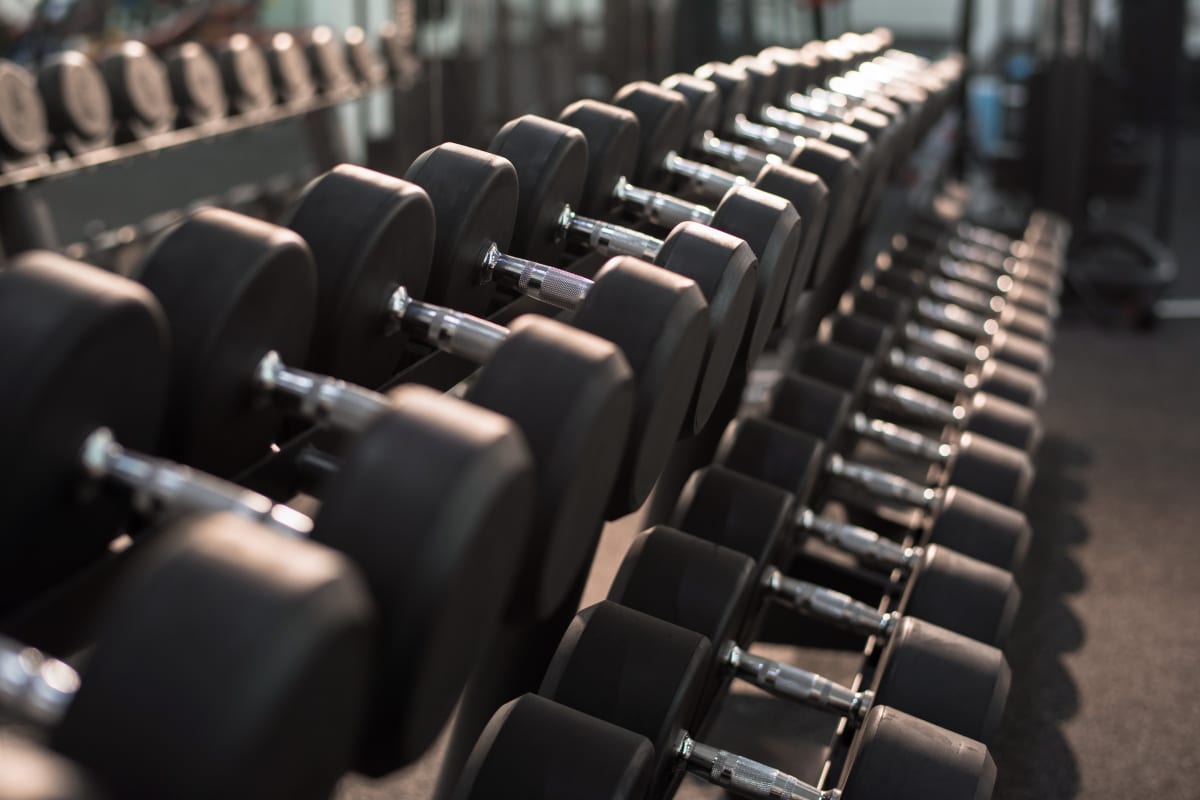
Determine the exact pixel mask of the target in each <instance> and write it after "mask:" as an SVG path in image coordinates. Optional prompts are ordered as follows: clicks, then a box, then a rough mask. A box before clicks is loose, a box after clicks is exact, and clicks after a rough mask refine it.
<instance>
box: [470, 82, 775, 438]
mask: <svg viewBox="0 0 1200 800" xmlns="http://www.w3.org/2000/svg"><path fill="white" fill-rule="evenodd" d="M595 105H596V106H597V107H599V108H613V107H611V106H604V105H603V104H600V103H596V104H595ZM568 111H570V109H568ZM563 118H564V119H567V120H571V119H573V116H572V115H571V114H569V113H568V112H564V114H563ZM623 121H624V120H623V118H622V122H623ZM573 124H574V122H571V124H567V125H564V124H562V123H559V122H554V121H552V120H548V119H543V118H541V117H536V116H533V115H526V116H524V117H519V118H517V119H515V120H512V121H511V122H509V123H508V124H507V125H505V126H504V127H503V128H501V130H500V132H499V133H498V134H497V135H496V137H495V138H494V139H493V140H492V145H491V148H492V151H493V152H495V153H498V154H500V155H502V156H504V157H505V158H506V159H508V161H509V162H510V163H511V164H512V165H513V167H514V168H515V169H516V172H517V176H518V179H519V183H520V194H519V197H520V201H519V205H518V213H517V226H516V232H515V233H514V240H513V242H512V246H513V250H514V252H515V253H517V254H518V255H525V256H528V257H530V258H534V259H536V260H547V261H549V263H554V262H555V261H558V260H560V259H561V257H562V239H563V236H562V233H563V230H562V214H563V212H564V209H566V208H567V207H568V206H570V207H574V206H577V205H579V204H580V199H579V198H580V192H581V191H582V190H583V187H584V184H585V181H586V180H587V178H588V176H589V174H590V171H591V167H590V165H591V164H593V163H594V162H595V160H596V158H597V157H598V154H597V153H596V152H595V151H594V150H593V149H592V147H591V140H590V139H588V138H585V136H586V134H587V131H586V130H583V131H581V130H579V129H577V128H575V127H571V125H573ZM654 261H655V263H656V264H658V265H660V266H662V267H664V268H665V269H667V270H669V271H671V272H674V273H677V274H680V275H683V276H686V277H688V278H691V279H692V280H694V281H695V282H696V284H697V286H699V288H700V290H701V291H702V292H703V293H704V296H705V298H706V299H707V301H708V312H709V332H708V349H707V351H706V354H705V367H704V371H703V373H702V377H701V385H700V387H699V390H698V392H697V395H696V403H695V408H694V409H693V411H692V414H691V419H690V420H689V422H690V423H691V424H692V430H693V431H696V430H699V428H700V427H702V425H703V422H704V421H706V420H707V419H708V416H709V415H710V414H711V412H712V409H713V407H714V406H715V404H716V401H717V399H718V397H719V396H720V393H721V390H722V389H723V388H724V385H725V381H726V379H727V378H728V376H729V372H730V370H731V369H732V366H733V363H734V360H735V358H737V357H738V355H739V344H740V343H741V342H742V340H743V337H744V335H746V326H747V323H748V322H750V321H751V315H752V313H753V311H754V308H755V307H754V301H755V280H756V275H757V269H758V265H757V262H756V261H755V258H754V253H753V252H752V251H751V250H750V248H749V247H748V246H746V244H745V243H743V242H739V241H736V240H733V239H731V238H730V237H729V236H728V235H726V234H723V233H720V232H717V231H715V230H711V229H709V228H706V227H704V226H701V225H695V224H685V225H683V226H680V227H678V228H676V229H675V230H673V231H672V232H671V234H670V235H668V236H667V238H666V240H665V241H664V242H663V244H662V247H661V249H660V250H659V252H658V254H657V256H656V258H655V259H654Z"/></svg>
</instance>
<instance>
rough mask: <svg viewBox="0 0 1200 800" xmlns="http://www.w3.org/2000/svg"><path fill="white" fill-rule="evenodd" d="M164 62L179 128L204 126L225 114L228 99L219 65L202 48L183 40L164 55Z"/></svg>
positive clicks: (176, 122) (227, 107)
mask: <svg viewBox="0 0 1200 800" xmlns="http://www.w3.org/2000/svg"><path fill="white" fill-rule="evenodd" d="M166 65H167V78H168V80H169V81H170V84H171V94H172V95H173V96H174V98H175V105H176V108H177V112H178V116H177V117H176V119H175V124H176V125H177V126H178V127H180V128H186V127H190V126H194V125H204V124H206V123H209V122H212V121H213V120H217V119H221V118H222V117H224V116H225V114H226V112H227V111H228V109H229V101H228V99H227V98H226V97H225V86H224V84H223V83H222V81H221V68H220V67H219V66H217V62H216V59H214V58H213V57H212V56H211V55H209V53H208V51H207V50H205V49H204V47H202V46H201V45H199V44H197V43H195V42H186V43H185V44H182V45H180V46H179V47H177V48H175V49H174V50H172V51H171V52H170V53H168V54H167V58H166Z"/></svg>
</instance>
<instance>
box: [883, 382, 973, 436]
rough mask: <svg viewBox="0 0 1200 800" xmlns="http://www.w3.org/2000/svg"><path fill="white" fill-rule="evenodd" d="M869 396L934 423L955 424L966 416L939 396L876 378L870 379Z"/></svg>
mask: <svg viewBox="0 0 1200 800" xmlns="http://www.w3.org/2000/svg"><path fill="white" fill-rule="evenodd" d="M870 390H871V396H872V397H874V398H876V399H878V400H882V401H884V402H886V403H887V404H888V405H890V406H892V407H894V408H898V409H899V410H900V411H903V412H904V413H905V414H911V415H912V416H914V417H918V418H920V419H923V420H927V421H928V422H931V423H933V424H935V425H957V424H959V423H961V422H962V421H963V420H964V419H965V418H966V410H965V409H963V408H962V407H961V406H956V405H954V404H953V403H948V402H946V401H945V400H943V399H942V398H940V397H937V396H935V395H932V394H929V393H928V392H922V391H920V390H919V389H914V388H912V387H911V386H902V385H897V384H894V383H891V382H890V381H886V380H884V379H882V378H876V379H874V380H873V381H871V385H870Z"/></svg>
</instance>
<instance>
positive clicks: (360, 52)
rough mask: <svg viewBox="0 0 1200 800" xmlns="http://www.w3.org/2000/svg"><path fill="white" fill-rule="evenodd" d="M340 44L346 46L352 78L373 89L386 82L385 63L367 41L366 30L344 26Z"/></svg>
mask: <svg viewBox="0 0 1200 800" xmlns="http://www.w3.org/2000/svg"><path fill="white" fill-rule="evenodd" d="M342 44H343V45H344V46H345V48H346V60H347V61H348V62H349V63H350V73H351V74H352V75H353V76H354V80H355V81H356V82H357V83H358V85H359V86H361V87H363V88H364V89H374V88H376V87H378V86H382V85H383V84H385V83H387V80H388V68H387V64H386V63H385V62H384V61H383V59H382V58H381V57H380V54H379V51H378V50H376V49H375V48H374V47H372V46H371V44H370V43H369V42H368V41H367V32H366V31H364V30H363V29H362V28H360V27H359V26H357V25H351V26H350V27H349V28H346V32H345V33H344V34H342Z"/></svg>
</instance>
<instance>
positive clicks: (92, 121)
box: [37, 50, 116, 155]
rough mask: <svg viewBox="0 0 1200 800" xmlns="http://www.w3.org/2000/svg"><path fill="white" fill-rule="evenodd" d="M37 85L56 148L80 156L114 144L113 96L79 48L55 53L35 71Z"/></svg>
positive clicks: (97, 69) (97, 70)
mask: <svg viewBox="0 0 1200 800" xmlns="http://www.w3.org/2000/svg"><path fill="white" fill-rule="evenodd" d="M37 84H38V91H39V93H40V94H41V96H42V100H43V102H44V103H45V104H46V121H47V123H48V125H49V127H50V132H51V134H52V135H53V137H54V143H53V146H54V147H55V148H58V149H62V150H65V151H66V152H68V153H70V154H71V155H79V154H81V153H86V152H88V151H89V150H95V149H98V148H101V147H107V146H108V145H110V144H112V143H113V137H114V136H115V133H116V123H115V121H114V119H113V108H112V99H111V97H110V95H109V92H108V86H107V84H105V82H104V75H103V74H101V72H100V68H99V67H97V66H96V64H95V63H94V62H93V61H92V60H91V59H90V58H88V57H87V56H86V55H84V54H83V53H81V52H79V51H78V50H64V51H62V52H59V53H55V54H54V55H52V56H50V58H48V59H47V60H46V61H45V62H43V64H42V66H41V68H40V69H39V70H38V75H37Z"/></svg>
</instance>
